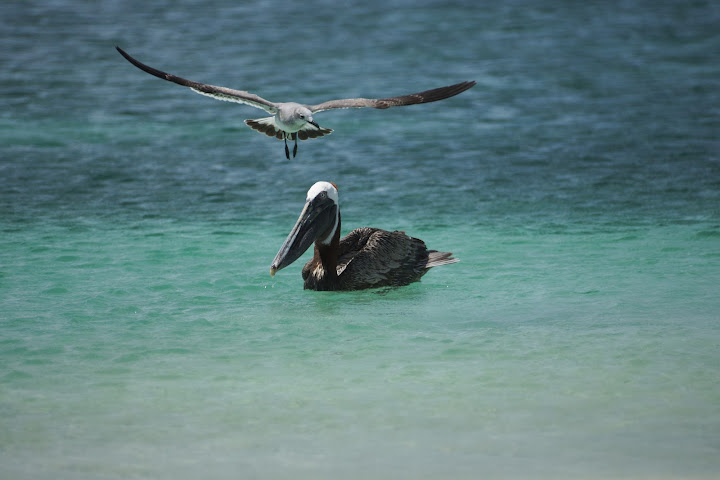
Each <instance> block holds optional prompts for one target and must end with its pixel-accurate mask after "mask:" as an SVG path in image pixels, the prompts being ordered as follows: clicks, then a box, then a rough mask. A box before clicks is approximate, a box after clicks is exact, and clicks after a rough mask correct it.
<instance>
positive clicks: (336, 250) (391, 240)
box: [270, 182, 457, 290]
mask: <svg viewBox="0 0 720 480" xmlns="http://www.w3.org/2000/svg"><path fill="white" fill-rule="evenodd" d="M340 226H341V221H340V209H339V207H338V197H337V188H336V187H335V185H333V184H331V183H329V182H318V183H316V184H315V185H313V187H312V188H311V189H310V191H309V192H308V197H307V200H306V202H305V207H304V208H303V211H302V213H301V214H300V218H299V219H298V221H297V223H296V224H295V227H293V229H292V231H291V232H290V235H288V238H287V239H286V240H285V243H284V244H283V246H282V247H281V248H280V251H279V252H278V254H277V255H276V256H275V259H274V260H273V263H272V266H271V267H270V274H271V275H274V274H275V272H276V271H277V270H280V269H282V268H285V267H286V266H288V265H290V264H291V263H293V262H294V261H295V260H297V259H298V258H299V257H300V255H302V254H303V252H305V251H306V250H307V249H308V247H309V246H310V244H311V243H313V242H314V244H315V254H314V255H313V258H312V259H311V260H310V261H309V262H307V263H306V264H305V266H304V267H303V269H302V276H303V280H304V281H305V289H308V290H362V289H366V288H378V287H399V286H402V285H408V284H410V283H412V282H417V281H419V280H420V278H421V277H422V276H423V275H425V273H427V271H428V270H429V269H430V268H432V267H435V266H439V265H447V264H450V263H455V262H457V260H456V259H455V258H452V253H448V252H438V251H437V250H428V249H427V247H426V246H425V242H423V241H422V240H420V239H417V238H413V237H410V236H408V235H406V234H405V232H399V231H394V232H389V231H387V230H381V229H379V228H369V227H364V228H357V229H355V230H353V231H352V232H350V233H349V234H348V235H347V236H345V237H344V238H343V239H342V240H341V239H340Z"/></svg>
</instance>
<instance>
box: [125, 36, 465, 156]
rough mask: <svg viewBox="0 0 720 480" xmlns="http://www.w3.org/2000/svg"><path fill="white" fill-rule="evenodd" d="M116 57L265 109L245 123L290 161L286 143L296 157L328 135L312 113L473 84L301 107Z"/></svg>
mask: <svg viewBox="0 0 720 480" xmlns="http://www.w3.org/2000/svg"><path fill="white" fill-rule="evenodd" d="M115 48H116V49H117V51H118V52H120V55H122V56H123V57H125V59H126V60H127V61H128V62H130V63H132V64H133V65H135V66H136V67H137V68H139V69H140V70H142V71H144V72H147V73H149V74H150V75H154V76H156V77H158V78H162V79H163V80H168V81H170V82H173V83H177V84H178V85H182V86H184V87H189V88H190V89H192V90H193V91H194V92H197V93H199V94H201V95H207V96H208V97H212V98H215V99H217V100H225V101H228V102H236V103H244V104H246V105H251V106H253V107H256V108H260V109H262V110H265V111H266V112H267V113H269V114H271V115H272V116H270V117H265V118H258V119H255V120H245V123H246V124H247V125H248V126H249V127H250V128H252V129H254V130H257V131H258V132H261V133H264V134H266V135H267V136H269V137H275V138H277V139H278V140H284V141H285V157H287V159H288V160H289V159H290V149H289V148H288V144H287V141H288V140H294V141H295V146H294V147H293V157H295V155H297V148H298V147H297V141H298V138H299V139H300V140H307V139H308V138H318V137H322V136H323V135H328V134H330V133H332V130H331V129H329V128H323V127H321V126H320V125H318V124H317V122H316V121H315V120H314V119H313V114H314V113H318V112H322V111H325V110H332V109H335V108H363V107H371V108H380V109H384V108H390V107H399V106H403V105H414V104H418V103H429V102H436V101H438V100H443V99H445V98H449V97H453V96H455V95H457V94H459V93H462V92H464V91H465V90H467V89H469V88H471V87H472V86H473V85H475V82H461V83H456V84H455V85H450V86H447V87H440V88H434V89H432V90H426V91H424V92H418V93H411V94H408V95H402V96H399V97H390V98H379V99H377V98H344V99H340V100H329V101H327V102H323V103H319V104H317V105H304V104H301V103H294V102H277V103H276V102H271V101H269V100H265V99H264V98H262V97H259V96H257V95H255V94H253V93H249V92H245V91H243V90H233V89H231V88H225V87H216V86H214V85H208V84H205V83H198V82H194V81H192V80H187V79H185V78H181V77H178V76H175V75H172V74H169V73H165V72H162V71H160V70H157V69H155V68H153V67H150V66H148V65H145V64H144V63H141V62H139V61H137V60H135V59H134V58H133V57H131V56H130V55H128V54H127V52H125V51H124V50H123V49H121V48H120V47H117V46H116V47H115Z"/></svg>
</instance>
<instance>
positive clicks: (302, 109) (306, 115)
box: [295, 105, 320, 128]
mask: <svg viewBox="0 0 720 480" xmlns="http://www.w3.org/2000/svg"><path fill="white" fill-rule="evenodd" d="M295 118H297V119H298V120H300V121H301V122H303V123H309V124H310V125H312V126H314V127H315V128H320V125H318V124H317V122H316V121H315V120H313V116H312V112H311V111H310V109H309V108H307V107H306V106H304V105H299V106H298V107H297V109H296V110H295Z"/></svg>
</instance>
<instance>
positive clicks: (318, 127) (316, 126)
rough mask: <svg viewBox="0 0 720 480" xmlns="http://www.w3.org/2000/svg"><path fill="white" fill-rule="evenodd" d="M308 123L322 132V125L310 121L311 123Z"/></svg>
mask: <svg viewBox="0 0 720 480" xmlns="http://www.w3.org/2000/svg"><path fill="white" fill-rule="evenodd" d="M307 123H309V124H310V125H312V126H313V127H315V128H317V129H318V130H320V125H318V124H317V122H316V121H315V120H310V121H309V122H307Z"/></svg>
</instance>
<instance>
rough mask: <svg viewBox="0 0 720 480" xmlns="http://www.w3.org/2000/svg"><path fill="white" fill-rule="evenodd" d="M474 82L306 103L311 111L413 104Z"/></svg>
mask: <svg viewBox="0 0 720 480" xmlns="http://www.w3.org/2000/svg"><path fill="white" fill-rule="evenodd" d="M474 85H475V82H461V83H456V84H455V85H449V86H447V87H440V88H433V89H432V90H425V91H424V92H418V93H411V94H409V95H402V96H399V97H390V98H344V99H340V100H329V101H327V102H323V103H320V104H318V105H308V106H307V107H308V108H309V109H310V110H311V111H312V112H313V113H315V112H322V111H323V110H332V109H333V108H390V107H400V106H404V105H415V104H418V103H430V102H437V101H438V100H444V99H446V98H450V97H454V96H455V95H457V94H459V93H462V92H464V91H465V90H467V89H469V88H472V87H473V86H474Z"/></svg>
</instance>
